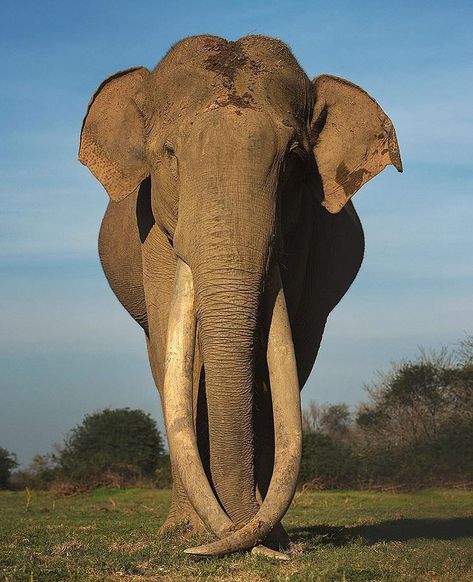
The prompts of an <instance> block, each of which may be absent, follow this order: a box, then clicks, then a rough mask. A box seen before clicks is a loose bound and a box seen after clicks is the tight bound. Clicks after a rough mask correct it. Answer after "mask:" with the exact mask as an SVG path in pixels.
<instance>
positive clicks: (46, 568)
mask: <svg viewBox="0 0 473 582" xmlns="http://www.w3.org/2000/svg"><path fill="white" fill-rule="evenodd" d="M169 498H170V494H169V492H168V491H157V490H152V489H122V490H118V489H115V490H110V489H100V490H97V491H94V492H92V493H89V494H84V495H80V496H76V497H68V498H54V496H53V495H52V494H50V493H46V492H33V493H32V494H31V498H30V499H29V500H28V496H27V494H26V493H25V492H0V572H1V574H2V576H3V579H4V580H5V581H11V582H13V581H15V582H16V581H22V580H26V581H28V582H32V581H45V582H46V581H47V582H54V581H59V580H67V581H69V580H71V581H72V580H74V581H75V580H77V581H79V580H80V581H81V582H82V581H89V580H90V581H103V580H110V581H114V580H117V581H135V580H136V581H139V580H143V581H144V580H150V581H151V580H159V581H168V580H169V581H179V582H183V581H185V580H208V581H212V580H231V581H232V582H239V581H248V582H249V581H251V582H259V581H261V580H281V581H283V580H287V581H294V582H296V581H300V582H305V581H312V580H314V581H316V580H320V581H354V582H355V581H356V582H361V581H368V580H369V581H375V580H383V581H392V582H400V581H405V580H416V581H417V580H419V581H426V582H427V581H428V582H436V581H439V582H440V581H441V582H447V581H451V582H460V581H461V582H464V581H468V580H471V581H473V511H472V508H473V503H472V502H473V493H472V492H470V491H463V490H452V489H440V490H430V491H421V492H418V493H409V494H405V493H372V492H359V491H337V492H310V491H309V492H306V493H303V494H299V495H297V496H296V499H295V502H294V503H293V506H292V507H291V509H290V511H289V512H288V515H287V516H286V518H285V525H286V528H287V529H288V531H289V534H290V536H291V539H292V542H293V543H292V546H291V551H290V554H291V557H292V559H291V561H290V562H286V563H272V562H270V561H268V560H267V559H265V558H262V557H257V556H251V555H249V554H238V555H233V556H230V557H226V558H223V559H210V560H209V559H208V560H200V561H197V560H195V559H193V558H191V557H188V556H185V555H183V554H182V551H181V550H182V549H183V547H185V545H183V542H182V538H181V537H180V536H179V535H177V534H178V533H179V532H175V535H170V534H168V535H166V536H161V535H159V534H158V528H159V526H160V525H161V524H162V522H163V520H164V517H165V515H166V512H167V508H168V506H169ZM181 533H182V532H181Z"/></svg>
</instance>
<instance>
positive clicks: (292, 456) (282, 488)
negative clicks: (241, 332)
mask: <svg viewBox="0 0 473 582" xmlns="http://www.w3.org/2000/svg"><path fill="white" fill-rule="evenodd" d="M265 303H266V305H265V307H266V319H267V322H266V323H267V324H268V326H269V334H268V343H267V352H266V358H267V364H268V370H269V379H270V387H271V400H272V407H273V420H274V442H275V451H274V468H273V474H272V477H271V481H270V485H269V488H268V491H267V494H266V497H265V498H264V500H263V501H262V503H261V506H260V507H259V510H258V512H257V513H256V515H255V516H254V517H253V518H252V519H250V521H249V522H248V523H246V524H245V525H244V526H243V527H241V528H240V529H237V527H236V525H235V524H234V523H233V522H232V520H231V519H230V518H229V517H228V515H227V514H226V512H225V511H224V509H223V508H222V506H221V505H220V503H219V501H218V500H217V498H216V497H215V494H214V492H213V490H212V488H211V486H210V483H209V481H208V478H207V476H206V474H205V471H204V468H203V465H202V461H201V458H200V455H199V450H198V446H197V440H196V434H195V428H194V420H193V403H192V389H193V386H192V381H193V380H192V379H193V358H194V348H195V337H196V315H195V304H194V281H193V276H192V271H191V269H190V267H189V266H188V265H187V264H186V263H185V262H184V261H182V260H181V259H178V264H177V271H176V278H175V287H174V294H173V299H172V304H171V310H170V314H169V323H168V337H167V348H166V361H165V380H164V391H163V409H164V418H165V423H166V430H167V434H168V439H169V449H170V455H171V459H172V462H173V465H174V466H175V467H176V470H177V472H178V474H179V476H180V478H181V480H182V483H183V486H184V488H185V490H186V493H187V495H188V497H189V500H190V501H191V503H192V505H193V506H194V509H195V510H196V512H197V514H198V515H199V517H200V518H201V519H202V521H203V522H204V523H205V525H206V526H207V528H208V529H209V530H210V531H212V532H213V533H214V534H215V535H216V536H217V538H219V539H218V540H217V541H216V542H213V543H210V544H206V545H203V546H199V547H193V548H189V549H187V550H185V552H186V553H188V554H194V555H204V556H205V555H206V556H221V555H225V554H228V553H231V552H235V551H240V550H245V549H248V548H251V547H253V546H255V545H257V544H259V543H260V542H262V541H263V540H264V539H265V538H266V536H267V535H268V534H269V533H270V531H271V530H272V528H273V527H274V526H275V525H276V524H277V523H279V521H280V520H281V519H282V517H283V516H284V514H285V513H286V511H287V509H288V507H289V505H290V503H291V501H292V498H293V496H294V492H295V488H296V484H297V477H298V473H299V466H300V458H301V442H302V429H301V406H300V391H299V381H298V374H297V366H296V359H295V353H294V345H293V340H292V334H291V329H290V323H289V317H288V312H287V307H286V300H285V295H284V289H283V286H282V282H281V276H280V272H279V267H278V266H277V265H274V266H273V267H272V268H271V270H270V273H269V284H268V287H267V293H266V302H265Z"/></svg>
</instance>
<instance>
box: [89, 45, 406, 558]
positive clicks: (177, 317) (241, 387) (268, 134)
mask: <svg viewBox="0 0 473 582" xmlns="http://www.w3.org/2000/svg"><path fill="white" fill-rule="evenodd" d="M79 158H80V161H81V162H82V163H84V164H85V165H87V166H88V167H89V169H90V170H91V172H92V173H93V174H94V175H95V176H96V177H97V178H98V180H99V181H100V182H101V183H102V185H103V186H104V188H105V189H106V191H107V192H108V194H109V196H110V198H111V200H112V205H113V203H119V204H121V202H120V201H122V200H123V201H125V200H126V199H127V197H130V196H133V195H134V196H136V195H137V192H139V191H140V189H143V187H144V184H146V185H147V186H146V187H147V188H148V191H149V204H150V217H151V218H150V220H148V221H144V222H143V221H141V222H140V218H139V212H137V213H136V220H138V228H139V233H140V240H141V262H142V273H143V281H142V286H143V293H144V297H145V310H146V314H145V316H144V319H146V322H147V324H146V331H147V334H148V337H149V350H150V359H151V360H152V361H153V360H154V362H155V365H156V367H157V368H158V369H159V370H161V372H160V373H162V374H163V377H162V385H158V387H159V388H160V391H161V396H162V400H163V408H164V413H165V419H166V427H167V433H168V438H169V445H170V452H171V458H172V462H173V467H174V469H175V472H176V474H178V475H179V477H180V479H181V480H182V483H183V486H184V488H185V490H186V493H187V495H188V497H189V499H190V501H191V503H192V504H193V506H194V508H195V510H196V511H197V513H198V514H199V516H200V517H201V518H202V520H203V521H204V523H205V524H206V525H207V527H208V528H209V529H210V530H211V531H213V532H214V533H215V534H216V535H217V536H218V537H219V538H221V539H220V540H219V541H217V542H215V543H213V544H210V545H207V546H203V547H200V548H193V549H192V550H190V551H191V552H192V553H204V554H224V553H228V552H229V551H233V550H238V549H244V548H248V547H251V546H253V545H255V544H256V543H258V542H260V541H261V540H263V539H264V538H265V537H266V536H267V534H268V533H269V532H270V531H271V529H272V528H273V527H274V526H275V525H276V524H277V523H278V522H279V521H280V519H281V518H282V516H283V515H284V513H285V511H286V510H287V507H288V506H289V504H290V502H291V499H292V497H293V494H294V490H295V486H296V480H297V474H298V467H299V461H300V443H301V426H300V424H301V422H300V402H299V386H302V385H303V383H304V382H305V380H306V378H307V376H308V373H309V371H310V368H311V367H312V364H313V361H314V359H315V354H316V352H317V348H318V345H319V342H320V337H321V334H322V331H323V326H324V324H325V319H326V317H327V314H328V312H329V311H330V309H332V307H333V306H334V305H335V304H336V303H337V302H338V300H339V299H340V297H341V296H342V295H343V293H344V292H345V291H346V289H347V287H348V286H349V284H350V283H351V281H352V279H353V277H354V276H355V274H356V271H357V270H358V267H359V264H360V262H361V255H360V253H359V249H360V248H362V245H363V242H362V231H361V228H359V223H358V222H357V219H356V215H355V214H354V210H353V207H352V206H351V203H350V202H349V201H350V199H351V197H352V196H353V195H354V194H355V193H356V192H357V191H358V190H359V189H360V188H361V186H362V185H363V184H364V183H365V182H367V181H368V180H370V179H371V178H372V177H374V176H375V175H376V174H378V173H379V172H380V171H381V170H383V169H384V168H385V166H386V165H388V164H393V165H394V166H395V167H396V168H397V169H398V170H399V171H401V161H400V156H399V149H398V146H397V140H396V135H395V131H394V127H393V125H392V123H391V121H390V120H389V118H388V117H387V116H386V115H385V114H384V112H383V111H382V109H381V108H380V107H379V105H378V104H377V103H376V102H375V101H374V100H373V99H372V98H371V97H370V96H369V95H368V94H367V93H365V92H364V91H363V90H362V89H360V88H359V87H357V86H356V85H353V84H352V83H350V82H348V81H345V80H343V79H339V78H337V77H333V76H330V75H322V76H320V77H317V78H316V79H315V80H314V81H313V82H311V81H310V80H309V79H308V77H307V76H306V74H305V73H304V71H303V70H302V69H301V67H300V66H299V65H298V63H297V61H296V60H295V58H294V57H293V55H292V54H291V52H290V50H289V49H288V48H287V47H286V46H285V45H284V44H283V43H281V42H280V41H278V40H275V39H271V38H267V37H262V36H249V37H245V38H242V39H240V40H238V41H236V42H228V41H226V40H224V39H221V38H218V37H213V36H197V37H191V38H187V39H184V40H183V41H181V42H179V43H178V44H176V45H175V46H174V47H173V48H172V49H171V50H170V51H169V52H168V54H167V55H166V56H165V57H164V59H163V60H162V61H161V62H160V63H159V64H158V65H157V66H156V68H155V69H154V70H153V71H151V72H150V71H148V70H147V69H145V68H143V67H140V68H135V69H129V70H126V71H123V72H120V73H117V74H116V75H114V76H112V77H110V78H108V79H107V80H106V81H104V83H102V85H101V86H100V87H99V89H98V90H97V92H96V93H95V94H94V96H93V97H92V100H91V102H90V104H89V108H88V111H87V115H86V117H85V120H84V124H83V128H82V133H81V144H80V152H79ZM337 213H339V216H340V217H341V218H337ZM342 221H344V222H343V224H344V225H346V224H348V223H350V224H351V226H349V227H348V226H347V227H346V228H347V230H346V232H345V234H343V233H342V232H341V230H340V227H339V226H338V225H340V224H342ZM350 229H351V230H350ZM347 233H348V234H347ZM350 233H353V239H350V236H351V235H350ZM337 245H338V246H337ZM341 246H342V247H343V248H344V249H345V250H344V252H346V253H348V254H349V253H351V250H350V249H351V248H352V247H353V248H356V249H357V251H356V252H357V253H358V255H356V256H354V258H352V259H350V261H351V262H350V261H348V263H349V266H348V267H346V268H345V267H344V266H343V265H344V264H345V263H344V262H343V260H340V261H338V259H337V249H338V248H341ZM164 247H165V248H166V249H167V251H166V253H167V254H166V253H165V252H164V251H163V248H164ZM124 252H125V251H124ZM361 253H362V250H361ZM355 254H356V253H355ZM164 263H168V267H169V265H171V266H170V267H169V268H168V269H167V270H166V268H165V265H164ZM348 263H347V264H348ZM169 269H170V270H169ZM169 272H171V274H172V277H171V278H172V281H171V282H169V281H168V280H167V279H169V276H168V275H167V276H166V275H164V274H163V273H169ZM314 272H315V274H314ZM166 277H167V279H166ZM165 279H166V280H165ZM164 280H165V281H164ZM166 285H167V287H166ZM112 286H113V285H112ZM165 288H167V289H168V291H167V292H166V291H165V290H164V289H165ZM169 289H170V291H169ZM116 292H117V291H116ZM117 294H119V293H118V292H117ZM122 302H123V303H124V304H126V301H124V300H122ZM129 310H130V311H131V309H129ZM291 329H292V332H291ZM296 336H297V341H296ZM305 344H308V347H307V346H306V345H305ZM197 354H198V355H197ZM197 357H198V358H200V359H199V362H200V363H199V366H198V368H199V369H198V374H197V376H196V374H195V361H196V358H197ZM201 368H203V370H204V371H205V397H206V410H207V414H206V415H207V418H208V421H207V423H208V435H209V437H208V438H209V449H210V454H209V464H208V466H205V463H202V459H201V455H199V448H198V445H197V441H196V435H195V424H196V423H197V422H198V420H197V419H196V412H195V402H194V401H193V394H195V393H196V391H197V388H196V377H197V379H198V378H199V377H200V375H201ZM164 369H165V374H164ZM157 376H158V380H157V383H158V384H160V383H161V381H160V379H159V372H158V373H157ZM157 376H156V375H155V378H156V377H157ZM197 382H198V380H197ZM269 390H270V394H271V401H272V406H271V408H272V411H273V421H274V423H273V424H274V470H273V471H272V476H271V479H270V480H268V483H269V485H268V486H267V487H266V488H265V491H263V492H262V496H263V497H264V500H260V502H258V501H257V492H256V486H257V483H256V482H257V477H256V470H255V464H256V461H255V446H256V445H255V441H256V440H257V439H258V438H259V437H258V435H257V432H258V426H257V423H256V422H255V414H256V413H255V407H256V408H257V406H256V404H255V403H256V401H257V394H260V393H266V392H268V391H269ZM194 400H195V398H194Z"/></svg>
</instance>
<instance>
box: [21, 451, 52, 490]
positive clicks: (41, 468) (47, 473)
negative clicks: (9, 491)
mask: <svg viewBox="0 0 473 582" xmlns="http://www.w3.org/2000/svg"><path fill="white" fill-rule="evenodd" d="M58 476H59V467H58V460H57V458H56V456H55V455H54V454H53V453H48V454H46V455H35V456H34V457H33V459H32V460H31V463H30V464H29V465H28V466H27V467H25V468H22V469H19V470H17V471H14V472H13V473H12V475H11V478H10V484H11V486H12V488H14V489H24V488H25V487H29V488H30V489H47V488H48V486H49V485H50V483H51V482H52V481H54V479H56V478H57V477H58Z"/></svg>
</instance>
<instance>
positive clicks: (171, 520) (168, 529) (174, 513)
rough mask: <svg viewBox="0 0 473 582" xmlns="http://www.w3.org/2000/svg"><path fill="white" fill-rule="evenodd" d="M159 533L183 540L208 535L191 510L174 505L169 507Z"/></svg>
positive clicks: (200, 521)
mask: <svg viewBox="0 0 473 582" xmlns="http://www.w3.org/2000/svg"><path fill="white" fill-rule="evenodd" d="M159 533H160V534H161V535H168V536H171V537H180V538H184V539H189V538H193V537H202V536H208V535H209V532H208V531H207V529H206V527H205V525H204V524H203V522H202V520H201V519H200V518H199V516H198V515H197V513H195V511H194V510H193V509H192V508H190V507H186V506H184V507H182V506H179V505H175V504H173V505H172V506H171V510H170V511H169V515H168V516H167V518H166V521H165V522H164V524H163V525H162V526H161V527H160V529H159Z"/></svg>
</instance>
